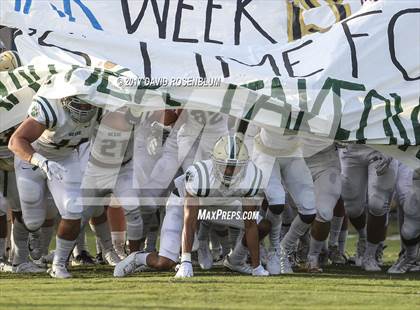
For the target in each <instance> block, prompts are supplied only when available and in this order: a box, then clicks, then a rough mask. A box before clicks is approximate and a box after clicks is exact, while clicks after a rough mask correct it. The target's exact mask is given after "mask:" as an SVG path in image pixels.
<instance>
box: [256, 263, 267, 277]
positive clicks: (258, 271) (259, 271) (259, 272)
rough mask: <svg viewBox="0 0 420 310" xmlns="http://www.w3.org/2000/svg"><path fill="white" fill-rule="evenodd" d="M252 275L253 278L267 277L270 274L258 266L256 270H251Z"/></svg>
mask: <svg viewBox="0 0 420 310" xmlns="http://www.w3.org/2000/svg"><path fill="white" fill-rule="evenodd" d="M252 275H253V276H254V277H267V276H269V275H270V273H269V272H268V271H267V270H265V269H264V267H263V266H262V265H261V264H260V265H259V266H258V267H257V268H254V269H252Z"/></svg>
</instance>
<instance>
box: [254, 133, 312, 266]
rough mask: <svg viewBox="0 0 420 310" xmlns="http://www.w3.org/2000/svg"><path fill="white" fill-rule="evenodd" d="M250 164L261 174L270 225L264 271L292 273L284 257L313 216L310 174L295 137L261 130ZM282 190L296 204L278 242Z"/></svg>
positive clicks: (284, 196)
mask: <svg viewBox="0 0 420 310" xmlns="http://www.w3.org/2000/svg"><path fill="white" fill-rule="evenodd" d="M253 161H254V162H255V164H256V165H257V166H258V168H260V169H261V170H262V171H263V175H264V181H263V188H264V189H265V194H266V197H267V200H268V204H269V207H268V210H267V215H266V219H268V220H269V221H270V222H271V224H272V231H271V232H270V236H269V237H270V243H271V248H270V250H269V254H268V261H267V269H268V271H269V272H270V274H287V273H293V270H292V267H291V264H290V261H289V258H288V257H289V255H290V254H291V253H292V252H293V251H294V250H295V248H296V245H297V241H298V239H299V238H300V237H302V236H303V235H304V234H305V233H306V232H307V231H308V230H309V228H310V226H311V224H312V222H313V220H314V219H315V216H316V207H315V194H314V184H313V181H312V175H311V171H310V170H309V168H308V166H307V165H306V162H305V160H304V159H303V157H302V150H301V149H300V142H299V139H298V138H296V136H294V135H289V136H287V135H282V134H281V133H278V132H276V131H272V130H269V129H266V128H261V131H260V134H259V135H257V136H256V138H255V141H254V153H253ZM283 184H284V188H283ZM285 189H286V190H287V192H288V193H289V194H290V196H291V198H292V200H293V201H294V203H295V204H296V207H297V209H298V216H296V217H295V218H294V219H293V222H292V223H291V226H290V229H289V230H288V232H287V233H286V234H285V236H284V237H283V239H282V240H281V241H280V233H281V213H282V212H283V210H284V208H285V202H286V191H285ZM273 228H274V229H273Z"/></svg>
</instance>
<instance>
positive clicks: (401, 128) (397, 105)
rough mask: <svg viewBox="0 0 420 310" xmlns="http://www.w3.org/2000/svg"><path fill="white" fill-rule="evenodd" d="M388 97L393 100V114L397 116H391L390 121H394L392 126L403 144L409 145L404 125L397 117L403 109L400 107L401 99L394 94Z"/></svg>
mask: <svg viewBox="0 0 420 310" xmlns="http://www.w3.org/2000/svg"><path fill="white" fill-rule="evenodd" d="M390 96H391V97H392V98H394V101H395V104H394V108H395V112H396V113H397V114H395V115H393V116H392V120H393V121H394V124H395V126H396V127H397V129H398V132H399V134H400V136H401V138H403V140H404V144H405V145H409V144H411V143H410V139H409V138H408V136H407V132H406V130H405V128H404V125H403V123H402V122H401V119H400V117H399V114H400V113H402V112H403V109H402V107H401V97H400V96H398V95H397V94H395V93H392V94H390Z"/></svg>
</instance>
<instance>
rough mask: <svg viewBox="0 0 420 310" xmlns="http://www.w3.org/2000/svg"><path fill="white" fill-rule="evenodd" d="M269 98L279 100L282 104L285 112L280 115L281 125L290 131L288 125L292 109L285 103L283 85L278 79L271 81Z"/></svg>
mask: <svg viewBox="0 0 420 310" xmlns="http://www.w3.org/2000/svg"><path fill="white" fill-rule="evenodd" d="M271 97H273V98H276V99H279V100H280V101H282V102H283V103H284V109H285V111H284V113H282V119H281V123H282V124H286V126H285V128H288V129H290V123H291V121H292V112H291V111H292V107H291V106H290V104H288V103H287V100H286V95H285V93H284V89H283V85H282V84H281V82H280V79H279V78H278V77H275V78H273V79H272V80H271Z"/></svg>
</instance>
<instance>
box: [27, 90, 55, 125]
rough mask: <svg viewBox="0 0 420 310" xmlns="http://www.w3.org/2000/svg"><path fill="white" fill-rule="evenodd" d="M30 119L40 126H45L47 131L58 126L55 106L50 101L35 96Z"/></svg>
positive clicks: (29, 112)
mask: <svg viewBox="0 0 420 310" xmlns="http://www.w3.org/2000/svg"><path fill="white" fill-rule="evenodd" d="M28 115H29V117H30V118H32V119H34V120H35V121H37V122H38V123H40V124H43V125H45V127H47V129H54V128H55V127H56V126H57V120H58V119H57V110H56V108H55V105H54V104H52V103H51V102H50V101H49V100H48V99H46V98H44V97H41V96H35V97H34V98H33V100H32V103H31V105H30V107H29V110H28Z"/></svg>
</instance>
